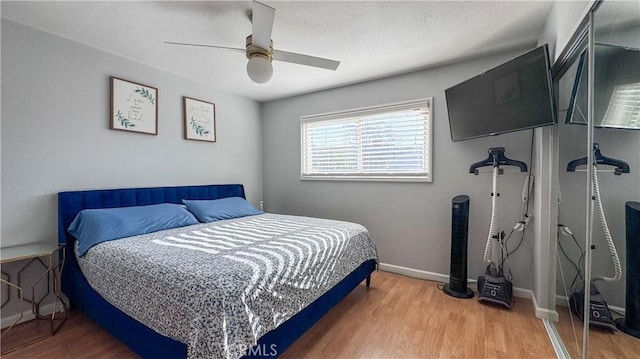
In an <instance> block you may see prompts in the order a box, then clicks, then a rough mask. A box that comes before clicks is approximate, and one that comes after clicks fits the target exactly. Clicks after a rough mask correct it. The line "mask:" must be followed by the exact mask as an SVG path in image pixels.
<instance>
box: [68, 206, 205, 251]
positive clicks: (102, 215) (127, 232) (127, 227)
mask: <svg viewBox="0 0 640 359" xmlns="http://www.w3.org/2000/svg"><path fill="white" fill-rule="evenodd" d="M193 224H198V220H196V218H195V217H194V216H193V215H192V214H191V213H190V212H189V211H187V210H186V209H185V208H182V207H180V205H177V204H171V203H161V204H154V205H150V206H135V207H119V208H101V209H85V210H82V211H80V213H78V215H77V216H76V218H75V219H74V220H73V222H71V224H70V225H69V228H68V231H69V233H71V234H72V235H73V236H74V237H75V238H76V239H77V240H78V251H79V254H80V256H81V257H82V256H84V255H85V254H86V253H87V251H88V250H89V249H90V248H91V247H93V246H95V245H96V244H99V243H102V242H106V241H111V240H114V239H119V238H125V237H132V236H137V235H139V234H145V233H152V232H158V231H161V230H164V229H170V228H177V227H184V226H190V225H193Z"/></svg>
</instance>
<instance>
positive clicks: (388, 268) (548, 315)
mask: <svg viewBox="0 0 640 359" xmlns="http://www.w3.org/2000/svg"><path fill="white" fill-rule="evenodd" d="M378 268H379V269H380V270H381V271H385V272H390V273H396V274H402V275H406V276H407V277H412V278H418V279H425V280H431V281H434V282H441V283H448V282H449V275H447V274H441V273H434V272H427V271H423V270H420V269H413V268H407V267H402V266H397V265H394V264H388V263H380V264H379V265H378ZM467 282H468V283H469V287H470V288H471V289H474V290H475V289H477V287H476V282H477V280H476V279H467ZM513 295H514V296H516V297H518V298H525V299H531V300H532V302H533V308H534V310H535V316H536V318H541V319H549V320H554V321H557V320H558V312H556V311H555V310H549V309H545V308H541V307H539V306H538V303H537V301H536V298H535V296H534V295H533V292H532V291H531V290H530V289H525V288H518V287H514V288H513Z"/></svg>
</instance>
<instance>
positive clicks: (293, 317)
mask: <svg viewBox="0 0 640 359" xmlns="http://www.w3.org/2000/svg"><path fill="white" fill-rule="evenodd" d="M227 197H241V198H244V197H245V193H244V188H243V186H242V185H208V186H184V187H160V188H133V189H116V190H95V191H77V192H61V193H59V194H58V217H59V223H58V224H59V225H58V227H59V228H58V236H59V241H60V243H63V244H65V245H66V246H65V251H66V252H67V253H66V256H65V269H64V271H63V275H62V289H63V292H64V293H65V295H66V296H67V297H68V298H69V300H70V301H71V304H72V305H73V306H74V307H77V308H79V309H80V310H82V311H83V312H84V313H85V314H86V315H88V316H89V317H90V318H92V319H93V320H94V321H96V322H97V323H98V324H100V325H101V326H102V327H103V328H105V329H106V330H107V331H109V332H110V333H111V334H113V335H114V336H115V337H117V338H118V339H119V340H120V341H122V342H123V343H124V344H126V345H127V346H128V347H129V348H131V349H132V350H133V351H134V352H136V353H137V354H138V355H140V356H142V357H163V358H184V357H191V358H193V357H199V356H203V355H205V354H206V356H211V353H216V354H215V355H213V356H216V357H217V356H220V357H227V358H236V357H239V356H241V355H239V354H238V353H239V352H238V350H244V351H243V354H244V355H245V357H273V356H277V355H279V354H280V353H282V352H283V351H284V350H286V348H287V347H288V346H289V345H291V344H292V343H293V342H294V341H295V340H296V339H297V338H298V337H300V336H301V335H302V334H303V333H304V332H305V331H306V330H307V329H309V328H310V327H311V326H312V325H313V324H314V323H315V322H317V321H318V320H319V319H320V318H321V317H322V316H323V315H324V314H325V313H326V312H328V311H329V310H330V309H331V308H332V307H333V306H335V305H336V304H337V303H338V302H339V301H340V300H341V299H342V298H344V297H345V296H346V295H347V294H348V293H349V292H351V290H353V289H354V288H355V287H356V286H358V285H359V284H360V283H361V282H362V281H366V285H367V286H368V285H369V279H370V274H371V273H372V272H373V270H375V266H376V259H377V256H376V255H375V247H373V245H372V244H371V246H372V247H373V254H371V253H369V254H365V255H363V256H352V257H348V258H349V260H348V261H349V262H350V263H338V264H335V263H334V264H332V267H336V268H338V269H340V268H342V272H341V271H340V270H336V272H337V274H336V275H339V278H333V279H331V280H329V279H323V280H322V282H323V283H324V285H325V288H324V289H322V288H321V287H320V285H315V284H314V285H311V288H309V284H308V283H307V282H305V285H307V287H304V286H302V287H301V286H300V283H295V285H293V286H292V285H289V286H288V287H287V288H293V287H295V288H294V289H296V290H298V292H295V293H297V294H294V295H293V297H296V300H294V301H287V300H285V299H286V297H287V296H286V295H284V298H285V299H283V296H282V295H279V294H278V295H279V297H278V298H279V299H278V301H280V302H282V303H279V304H278V305H281V306H282V305H285V304H286V305H288V306H289V307H287V308H290V309H288V310H286V311H282V310H278V311H277V312H278V313H276V314H274V316H270V314H269V313H268V312H269V311H268V310H267V309H268V308H269V306H266V307H267V309H265V308H264V306H265V305H264V304H263V307H262V308H258V307H251V310H249V309H247V310H245V311H246V313H247V316H248V317H250V320H252V321H253V322H251V324H252V327H251V328H249V329H246V328H245V329H242V330H245V332H246V331H247V330H250V331H251V334H253V336H254V337H253V339H254V340H253V341H252V344H251V345H253V347H251V346H246V347H244V348H242V347H241V346H239V345H230V346H229V345H226V346H222V347H221V346H220V345H219V344H215V345H211V344H209V348H211V347H217V348H223V349H221V350H220V351H218V352H215V351H206V350H209V349H206V350H205V351H203V349H202V347H201V346H200V345H199V344H198V342H197V341H192V340H190V339H189V338H191V337H192V336H193V332H194V330H193V328H192V329H191V333H184V335H177V334H176V333H177V332H176V331H175V330H174V331H172V330H173V329H171V328H168V327H170V326H171V325H173V324H175V323H178V322H180V321H181V320H182V319H185V318H183V317H182V315H181V314H180V313H181V311H180V310H179V309H176V310H173V311H172V309H175V308H174V307H171V306H170V305H169V306H167V305H165V304H164V303H160V304H159V306H158V308H162V310H163V311H164V310H167V313H170V315H168V317H167V318H165V319H167V320H164V321H162V316H156V317H151V318H147V317H145V315H147V316H149V315H151V316H153V313H152V311H149V310H147V313H146V314H144V313H143V314H140V312H137V311H136V310H133V309H131V308H130V307H127V306H123V304H122V303H118V300H120V299H119V298H118V297H123V299H121V300H122V301H126V300H130V301H134V300H141V301H142V303H145V302H144V299H149V298H147V297H151V295H150V294H148V293H146V294H145V293H140V292H142V291H143V289H144V288H148V287H150V286H151V285H152V282H144V279H143V278H140V279H139V283H138V282H136V281H135V280H133V279H130V278H129V279H128V280H129V282H128V284H127V285H125V286H124V287H123V288H120V289H114V288H110V287H109V286H115V285H116V284H114V283H118V284H119V283H121V281H117V282H113V281H114V280H115V279H113V278H111V279H110V280H111V281H112V284H109V281H108V280H106V279H105V280H104V283H101V279H100V278H103V277H107V274H108V273H109V272H117V271H118V268H119V266H121V265H122V263H125V262H127V258H129V257H131V258H133V259H131V262H132V263H134V262H138V261H140V258H143V259H144V258H146V257H149V258H151V254H149V253H137V254H135V253H134V252H137V250H131V249H127V248H140V243H141V241H142V242H144V243H147V242H155V243H156V247H154V248H156V249H154V251H157V248H159V247H161V246H159V244H163V243H164V244H165V246H164V247H169V246H168V245H167V243H169V242H168V241H167V240H166V238H174V239H175V238H177V237H179V236H186V237H184V238H187V239H189V240H191V239H192V237H193V236H192V234H193V233H198V235H202V234H203V233H204V232H205V231H212V232H215V231H219V230H223V229H225V228H227V229H228V228H232V229H233V231H235V232H237V233H239V234H238V235H239V236H240V237H238V238H240V239H242V238H244V236H245V235H246V233H245V232H242V231H239V228H240V230H241V229H242V228H245V230H246V228H262V227H261V226H268V228H267V227H264V228H263V229H264V230H265V231H273V228H280V227H283V226H285V225H289V223H291V225H293V226H295V225H299V226H303V225H304V226H306V227H305V228H306V230H317V229H318V228H324V227H326V228H329V227H331V226H333V227H336V226H337V227H340V226H341V224H340V223H346V222H326V220H320V219H311V218H306V219H298V218H295V217H291V216H278V215H272V214H261V215H257V216H252V217H247V218H245V219H237V220H236V219H234V220H224V221H220V222H216V223H215V224H198V225H194V226H189V227H184V228H183V229H180V230H181V231H191V232H189V233H187V232H185V233H177V232H176V233H174V232H167V233H164V231H163V232H162V233H161V232H159V234H150V235H147V236H148V237H144V236H143V237H142V238H137V237H135V238H124V239H123V240H116V241H113V243H110V244H109V245H106V243H104V244H101V245H99V246H96V247H94V248H95V250H93V249H92V250H89V252H87V255H85V256H84V257H78V256H77V255H76V254H77V251H76V250H77V246H76V243H75V238H74V237H73V236H72V235H70V234H69V233H68V231H67V228H69V225H70V223H71V222H72V221H73V220H74V218H75V217H76V215H77V214H78V213H79V212H80V211H82V210H84V209H98V208H116V207H130V206H143V205H153V204H161V203H175V204H180V203H181V202H182V200H183V199H188V200H211V199H221V198H227ZM296 221H302V222H303V223H302V224H300V223H298V222H296ZM347 225H348V224H345V226H346V227H345V231H348V230H350V229H352V228H353V226H347ZM212 226H213V227H212ZM274 226H275V227H274ZM356 226H357V225H356ZM192 227H193V228H192ZM283 228H284V227H283ZM338 229H339V228H338ZM177 230H178V229H176V231H177ZM193 231H195V232H193ZM238 231H239V232H238ZM365 232H366V231H365ZM207 233H209V232H207ZM296 235H297V234H296ZM154 236H155V237H154ZM180 238H183V237H180ZM184 238H183V239H184ZM238 238H235V239H232V240H239V239H238ZM278 238H280V239H282V240H287V237H282V236H279V237H278ZM367 238H368V235H367ZM294 239H295V238H294ZM175 240H176V241H180V242H179V243H178V244H176V242H171V250H172V252H165V254H162V253H160V254H159V255H158V256H159V257H169V255H168V254H171V253H177V254H179V253H180V251H183V256H182V258H189V259H193V260H190V261H191V262H194V261H195V262H198V261H200V262H198V263H205V260H203V259H199V258H200V257H198V256H199V255H201V253H200V252H204V250H201V251H189V249H190V248H189V247H190V246H192V245H191V244H190V243H191V242H189V241H185V240H179V239H175ZM288 240H291V239H288ZM323 240H324V239H323ZM185 243H186V244H185ZM204 245H207V244H204ZM270 245H273V243H263V249H261V250H264V248H269V246H270ZM127 246H128V247H127ZM163 250H164V249H163ZM256 250H258V249H256ZM118 251H119V252H118ZM185 251H186V252H185ZM289 252H293V250H291V251H286V253H289ZM114 253H120V254H119V255H116V254H114ZM151 253H152V254H153V253H154V252H151ZM282 253H284V252H282ZM177 254H176V255H174V256H173V260H174V261H175V260H176V258H180V256H179V255H177ZM136 255H137V256H138V258H136V257H135V256H136ZM245 255H246V253H245ZM252 255H253V256H254V257H256V254H255V253H253V254H252ZM113 257H117V258H119V259H122V260H121V261H120V262H115V263H111V264H109V263H108V258H113ZM227 257H229V258H231V256H227ZM202 258H205V257H202ZM91 261H93V262H91ZM100 261H103V262H100ZM309 261H310V260H309ZM150 262H153V261H150ZM185 262H189V261H188V260H187V261H185ZM227 263H233V262H227ZM314 263H315V262H314ZM174 264H175V263H174ZM109 265H111V266H112V267H109ZM163 265H165V267H164V268H165V269H167V271H169V269H170V270H171V271H173V272H179V271H180V270H182V271H183V272H184V271H187V272H188V273H196V272H200V271H195V270H193V269H194V268H196V267H191V268H190V269H189V267H188V263H184V264H183V263H180V265H172V266H169V265H168V264H163ZM193 265H194V264H193V263H192V266H193ZM183 266H184V268H185V269H182V268H183ZM81 267H82V268H81ZM101 267H104V268H101ZM227 267H230V265H227ZM107 268H109V269H107ZM345 268H349V270H348V271H346V270H345ZM83 269H84V270H85V272H86V274H87V275H85V273H83ZM100 269H102V272H101V271H100ZM134 270H139V271H140V270H141V269H139V268H138V269H136V268H135V266H134V267H133V268H132V269H127V271H134ZM149 271H153V269H150V270H149ZM265 272H266V270H265ZM105 273H106V274H105ZM278 273H282V271H280V272H278ZM173 275H177V274H176V273H173ZM119 276H122V273H121V274H119ZM231 276H238V274H237V273H236V274H231ZM116 277H117V276H116ZM116 277H114V278H116ZM140 277H142V276H140ZM220 277H221V278H222V277H224V276H223V275H220ZM315 277H316V278H325V276H321V275H316V276H315ZM88 278H91V279H90V280H89V279H88ZM175 278H177V277H174V280H171V281H169V282H170V283H174V282H185V283H186V282H187V281H186V280H184V281H176V280H175ZM282 278H283V279H284V276H282ZM213 280H214V281H215V280H218V278H214V279H213ZM240 281H243V283H244V282H248V281H249V280H248V279H247V278H244V279H240ZM90 282H91V283H92V284H91V285H90V284H89V283H90ZM123 282H126V281H123ZM274 282H275V280H274ZM281 282H284V281H281ZM105 283H106V284H105ZM216 283H217V284H216V286H224V284H220V283H222V282H216ZM224 283H227V282H224ZM314 283H315V282H314ZM136 285H138V286H139V287H136ZM167 286H168V287H170V286H171V285H167ZM94 287H95V288H94ZM141 288H142V289H141ZM277 289H278V288H277ZM281 289H282V288H280V289H278V290H274V292H272V293H271V295H272V296H274V297H275V296H276V295H275V294H274V293H275V292H278V293H279V291H280V290H281ZM320 289H322V292H321V293H317V294H316V295H314V296H309V297H305V295H304V294H302V293H305V292H309V295H311V294H312V292H313V290H320ZM118 290H121V292H120V293H122V294H121V295H118V294H117V293H118ZM114 293H115V294H114ZM132 293H140V294H138V298H137V299H136V297H135V296H134V295H132ZM238 293H239V292H238ZM261 295H265V294H264V293H262V294H261ZM203 296H204V294H203ZM214 297H215V296H213V295H212V298H214ZM237 297H239V295H238V296H232V299H233V300H235V301H238V298H237ZM298 297H300V298H298ZM190 298H193V297H190ZM215 298H217V297H215ZM247 298H248V297H247ZM247 298H244V297H243V299H241V300H243V302H242V303H244V305H245V307H246V308H249V304H247V303H245V302H248V300H247ZM253 298H254V301H257V302H260V303H262V302H264V298H267V297H262V298H260V297H258V296H257V295H256V294H254V295H253ZM232 299H224V300H222V301H224V302H228V303H232ZM267 300H268V298H267ZM214 301H215V300H213V299H212V300H211V302H214ZM149 303H152V302H147V303H146V304H145V306H146V307H149V305H148V304H149ZM238 303H240V302H238ZM242 303H241V304H242ZM114 304H115V305H114ZM269 305H271V304H269ZM230 307H233V306H230ZM119 308H120V309H119ZM153 308H155V307H153ZM167 308H168V309H167ZM274 308H275V305H274ZM147 309H148V308H147ZM199 310H200V311H201V312H206V311H207V310H209V309H208V307H206V306H204V307H201V308H200V309H199ZM243 310H244V309H243ZM243 310H240V311H239V313H240V314H242V311H243ZM209 311H210V313H208V314H207V316H205V317H207V318H208V317H215V318H216V319H217V320H212V322H215V323H218V321H221V322H223V324H216V325H217V326H218V327H223V328H224V331H223V332H221V333H224V335H222V334H221V335H220V337H224V338H218V339H216V340H220V341H221V342H223V343H226V341H230V342H232V343H236V344H237V343H240V342H239V341H234V340H236V339H237V338H236V334H235V333H236V332H237V333H240V334H237V336H238V337H242V338H246V337H247V334H246V333H244V332H242V330H241V329H238V330H236V329H234V328H235V327H233V325H235V324H234V321H233V320H230V319H229V318H235V317H234V316H223V317H221V318H223V320H220V318H218V317H216V314H215V313H216V312H217V310H209ZM272 311H274V312H275V310H272ZM285 312H286V313H287V314H286V315H284V314H282V313H285ZM163 313H164V312H163ZM256 313H259V315H257V316H256V315H255V314H256ZM185 316H186V315H185ZM134 317H135V318H137V319H138V320H136V319H134ZM171 317H173V318H171ZM256 317H258V318H266V319H267V320H262V321H261V322H260V321H259V320H258V321H256ZM224 318H226V319H224ZM185 320H186V319H185ZM161 322H162V323H161ZM143 323H144V324H143ZM163 323H164V324H163ZM256 323H258V324H256ZM176 325H177V324H176ZM165 327H167V328H165ZM238 327H239V328H241V327H242V325H239V326H238ZM256 327H257V328H260V329H256ZM199 328H200V327H199ZM202 328H204V327H202ZM202 328H200V329H198V330H196V332H200V331H202V330H201V329H202ZM229 328H231V329H229ZM154 329H155V330H154ZM216 330H217V329H216ZM215 333H216V332H215V330H213V329H212V330H211V333H210V334H211V335H210V336H209V337H207V336H204V337H203V339H202V340H201V341H200V343H203V342H211V340H212V338H213V334H215ZM229 333H230V334H229ZM163 334H164V335H163ZM185 343H189V345H187V344H185ZM246 343H248V342H246ZM195 348H199V349H195ZM230 348H231V349H230ZM234 348H235V349H234ZM238 348H241V349H238ZM247 348H248V350H245V349H247Z"/></svg>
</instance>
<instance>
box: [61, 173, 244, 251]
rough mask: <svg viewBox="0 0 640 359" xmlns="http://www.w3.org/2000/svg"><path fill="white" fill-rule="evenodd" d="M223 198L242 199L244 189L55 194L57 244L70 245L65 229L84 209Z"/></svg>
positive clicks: (238, 186)
mask: <svg viewBox="0 0 640 359" xmlns="http://www.w3.org/2000/svg"><path fill="white" fill-rule="evenodd" d="M225 197H242V198H245V195H244V187H243V186H242V185H241V184H223V185H206V186H183V187H153V188H122V189H104V190H93V191H74V192H60V193H58V243H61V244H62V243H67V244H71V243H73V241H74V240H75V239H74V238H73V237H72V236H71V235H70V234H69V232H67V228H68V227H69V224H71V222H72V221H73V219H74V218H75V217H76V215H77V214H78V212H80V211H82V210H83V209H93V208H114V207H130V206H144V205H149V204H158V203H182V200H183V199H218V198H225ZM68 247H70V246H68Z"/></svg>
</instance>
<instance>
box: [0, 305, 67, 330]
mask: <svg viewBox="0 0 640 359" xmlns="http://www.w3.org/2000/svg"><path fill="white" fill-rule="evenodd" d="M24 307H25V308H27V309H26V310H25V311H24V312H23V316H22V319H20V321H19V322H18V323H16V325H17V324H20V323H23V322H26V321H29V320H31V319H34V318H35V315H34V314H33V311H31V304H29V303H25V306H24ZM54 308H55V303H50V304H47V305H43V306H41V307H40V314H42V315H49V314H51V313H53V310H54ZM58 309H62V308H61V306H60V305H58ZM19 317H20V313H16V314H14V315H10V316H8V317H6V318H4V317H3V318H2V321H1V323H0V327H2V329H4V328H7V327H9V326H10V325H11V324H13V322H15V321H16V320H17V319H18V318H19Z"/></svg>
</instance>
